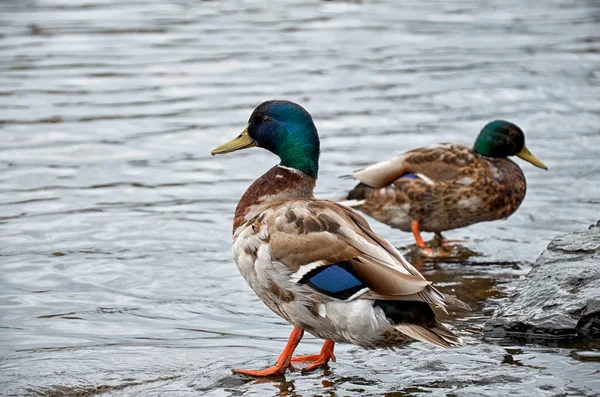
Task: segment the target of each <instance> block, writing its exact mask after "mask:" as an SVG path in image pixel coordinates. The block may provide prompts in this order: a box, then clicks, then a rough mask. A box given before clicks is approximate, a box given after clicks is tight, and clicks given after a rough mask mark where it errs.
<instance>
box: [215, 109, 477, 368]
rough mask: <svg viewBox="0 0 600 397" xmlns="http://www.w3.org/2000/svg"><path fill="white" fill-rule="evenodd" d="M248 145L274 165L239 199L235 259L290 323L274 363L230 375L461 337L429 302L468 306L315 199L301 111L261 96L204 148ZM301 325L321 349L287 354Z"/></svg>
mask: <svg viewBox="0 0 600 397" xmlns="http://www.w3.org/2000/svg"><path fill="white" fill-rule="evenodd" d="M255 146H257V147H261V148H264V149H267V150H268V151H270V152H272V153H274V154H275V155H277V156H278V157H279V158H280V160H281V162H280V163H279V165H276V166H275V167H273V168H271V169H270V170H269V171H268V172H267V173H266V174H264V175H263V176H261V177H260V178H258V179H257V180H256V181H255V182H254V183H253V184H252V185H251V186H250V187H249V188H248V189H247V190H246V192H245V193H244V195H243V196H242V198H241V199H240V201H239V203H238V205H237V208H236V210H235V215H234V220H233V256H234V259H235V262H236V264H237V267H238V269H239V271H240V273H241V274H242V275H243V276H244V278H245V279H246V281H247V282H248V285H249V286H250V287H251V288H252V290H254V292H255V293H256V294H257V295H258V297H259V298H260V299H261V300H262V301H263V302H264V303H265V305H267V306H268V307H269V308H270V309H271V310H272V311H273V312H275V313H276V314H277V315H279V316H281V317H282V318H284V319H285V320H286V321H288V322H289V323H290V324H292V325H293V327H294V328H293V331H292V333H291V335H290V338H289V341H288V343H287V346H286V347H285V349H284V350H283V352H282V353H281V355H280V356H279V359H278V360H277V362H276V363H275V365H273V366H270V367H268V368H265V369H262V370H235V371H234V372H236V373H240V374H245V375H250V376H273V375H281V374H283V373H284V372H285V371H286V370H288V369H290V370H291V369H293V367H292V363H293V362H294V363H297V362H308V366H306V367H305V368H304V370H312V369H315V368H318V367H320V366H322V365H325V364H326V363H327V362H328V361H330V360H333V361H335V356H334V354H333V347H334V344H335V343H336V342H345V343H352V344H355V345H358V346H363V347H366V348H376V347H398V346H401V345H403V344H406V343H408V342H410V341H413V340H415V339H416V340H420V341H424V342H427V343H431V344H434V345H438V346H441V347H452V346H457V345H460V344H461V343H462V342H461V339H460V338H459V337H458V336H456V335H455V334H454V333H453V332H452V331H450V330H449V329H448V328H446V327H445V326H444V325H443V324H441V323H440V322H439V321H438V320H437V318H436V315H435V313H434V311H433V310H432V306H433V305H435V306H438V307H440V308H441V309H442V310H445V306H446V305H448V304H453V305H456V306H460V307H463V308H468V307H467V306H465V305H464V304H463V303H462V302H460V301H458V300H457V299H456V298H453V297H450V296H447V295H444V294H442V293H441V292H439V291H438V290H436V289H435V288H434V287H433V286H432V285H431V283H430V282H429V281H427V280H425V278H424V277H423V276H422V275H421V274H420V273H419V272H418V271H417V270H416V269H415V268H414V267H413V266H412V265H411V264H410V263H408V262H407V261H406V260H405V259H404V258H403V257H402V255H401V254H400V253H399V252H398V251H397V250H396V249H395V248H394V247H393V246H392V245H391V244H390V243H388V242H387V241H386V240H385V239H383V238H382V237H380V236H379V235H377V234H376V233H375V232H373V230H371V228H370V227H369V225H368V223H367V222H366V220H365V219H364V218H363V217H362V216H361V215H360V214H358V213H357V212H355V211H354V210H352V209H351V208H349V207H346V206H343V205H340V204H337V203H335V202H332V201H326V200H318V199H316V198H315V197H314V195H313V190H314V187H315V182H316V179H317V173H318V170H319V151H320V149H319V136H318V134H317V129H316V127H315V125H314V123H313V120H312V118H311V116H310V115H309V114H308V112H307V111H306V110H304V108H302V107H301V106H300V105H297V104H295V103H292V102H288V101H268V102H264V103H262V104H261V105H260V106H258V107H257V108H256V109H255V110H254V112H253V113H252V115H251V116H250V119H249V120H248V126H247V127H246V129H245V130H244V131H243V132H242V133H241V134H240V135H239V136H238V137H236V138H234V139H233V140H232V141H230V142H227V143H225V144H223V145H221V146H219V147H217V148H215V149H214V150H213V151H212V154H213V155H214V154H224V153H229V152H233V151H236V150H241V149H246V148H251V147H255ZM305 331H307V332H309V333H311V334H313V335H314V336H316V337H318V338H322V339H325V343H324V344H323V347H322V349H321V352H320V353H319V354H315V355H310V356H300V357H293V353H294V350H295V349H296V346H297V345H298V343H299V342H300V340H301V339H302V336H303V334H304V332H305Z"/></svg>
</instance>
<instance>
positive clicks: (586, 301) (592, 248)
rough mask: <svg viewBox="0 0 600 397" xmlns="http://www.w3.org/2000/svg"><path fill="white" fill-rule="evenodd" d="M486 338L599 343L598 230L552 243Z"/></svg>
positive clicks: (498, 314)
mask: <svg viewBox="0 0 600 397" xmlns="http://www.w3.org/2000/svg"><path fill="white" fill-rule="evenodd" d="M485 335H486V336H487V337H507V336H508V337H526V338H528V339H540V340H541V341H543V340H544V339H546V340H547V339H556V338H561V337H566V338H570V339H600V228H598V227H592V228H590V229H589V230H586V231H584V232H577V233H571V234H568V235H565V236H561V237H558V238H556V239H554V240H553V241H552V242H551V243H550V244H549V245H548V248H547V249H546V251H544V253H542V255H541V256H540V257H539V258H538V260H537V261H536V263H535V264H534V266H533V269H532V270H531V272H529V274H528V275H527V277H526V278H525V280H524V281H523V282H522V283H521V284H520V285H519V286H518V287H517V290H516V292H515V295H514V296H513V299H511V300H510V301H509V302H507V303H505V304H504V305H502V306H501V307H499V308H498V309H497V310H496V312H495V313H494V315H493V317H492V318H491V319H490V320H489V321H488V322H487V323H486V325H485Z"/></svg>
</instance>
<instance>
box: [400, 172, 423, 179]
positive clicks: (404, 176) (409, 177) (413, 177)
mask: <svg viewBox="0 0 600 397" xmlns="http://www.w3.org/2000/svg"><path fill="white" fill-rule="evenodd" d="M400 178H406V179H419V177H418V176H416V175H415V174H411V173H408V174H404V175H402V176H401V177H400Z"/></svg>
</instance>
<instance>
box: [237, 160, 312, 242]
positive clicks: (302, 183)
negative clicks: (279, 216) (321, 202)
mask: <svg viewBox="0 0 600 397" xmlns="http://www.w3.org/2000/svg"><path fill="white" fill-rule="evenodd" d="M314 189H315V179H314V178H312V177H310V176H308V175H307V174H305V173H303V172H300V171H297V170H295V169H293V168H287V167H283V166H280V165H277V166H275V167H273V168H271V169H270V170H269V171H267V172H266V173H265V174H264V175H263V176H261V177H260V178H258V179H257V180H256V181H254V183H253V184H252V185H250V187H249V188H248V189H247V190H246V193H244V195H243V196H242V198H241V199H240V202H239V203H238V206H237V208H236V209H235V217H234V219H233V231H234V233H235V230H236V229H237V228H238V227H240V226H241V225H243V224H244V223H246V222H247V221H248V220H250V219H252V218H253V217H254V216H256V215H257V213H258V212H260V211H261V210H262V208H263V207H264V206H265V204H267V203H268V202H269V201H273V200H285V199H298V198H300V199H314V194H313V191H314Z"/></svg>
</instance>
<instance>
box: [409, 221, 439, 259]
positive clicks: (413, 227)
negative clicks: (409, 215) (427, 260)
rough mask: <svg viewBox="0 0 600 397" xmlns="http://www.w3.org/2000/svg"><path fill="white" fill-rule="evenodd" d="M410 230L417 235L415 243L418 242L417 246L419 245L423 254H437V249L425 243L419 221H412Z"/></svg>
mask: <svg viewBox="0 0 600 397" xmlns="http://www.w3.org/2000/svg"><path fill="white" fill-rule="evenodd" d="M410 230H411V231H412V234H413V236H414V237H415V243H416V244H417V247H419V252H420V253H421V255H423V256H430V257H431V256H437V255H436V253H435V251H434V250H433V249H431V248H429V247H428V246H427V244H425V241H423V237H421V231H420V230H419V221H416V220H412V221H410Z"/></svg>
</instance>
